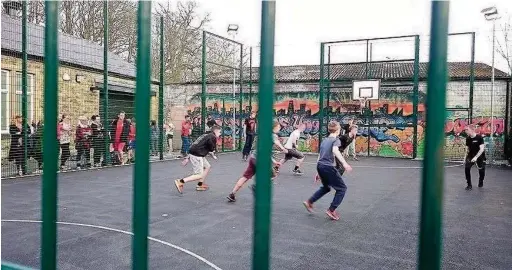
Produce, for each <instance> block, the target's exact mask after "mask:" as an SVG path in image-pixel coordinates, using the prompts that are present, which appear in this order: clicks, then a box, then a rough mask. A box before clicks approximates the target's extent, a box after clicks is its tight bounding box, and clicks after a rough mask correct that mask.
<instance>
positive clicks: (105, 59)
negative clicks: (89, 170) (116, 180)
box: [101, 0, 110, 165]
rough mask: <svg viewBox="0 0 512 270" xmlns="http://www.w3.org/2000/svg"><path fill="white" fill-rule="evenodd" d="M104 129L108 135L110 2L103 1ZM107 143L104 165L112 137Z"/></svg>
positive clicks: (105, 138) (105, 140)
mask: <svg viewBox="0 0 512 270" xmlns="http://www.w3.org/2000/svg"><path fill="white" fill-rule="evenodd" d="M101 117H102V118H103V128H104V131H105V132H106V133H108V132H109V128H110V127H109V120H108V117H109V115H108V1H107V0H105V1H103V115H102V116H101ZM103 138H104V142H105V145H104V147H105V149H103V150H104V154H105V157H104V163H105V165H108V164H110V137H109V136H108V134H104V136H103Z"/></svg>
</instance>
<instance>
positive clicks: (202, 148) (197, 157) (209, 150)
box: [174, 126, 221, 193]
mask: <svg viewBox="0 0 512 270" xmlns="http://www.w3.org/2000/svg"><path fill="white" fill-rule="evenodd" d="M220 129H221V128H220V127H219V126H213V127H212V130H211V132H210V133H206V134H203V135H201V136H200V137H199V138H197V140H195V141H194V143H193V144H192V145H191V146H190V150H189V155H188V157H187V159H188V160H189V161H190V163H192V169H193V171H194V174H193V175H190V176H188V177H185V178H181V179H178V180H175V181H174V185H176V189H177V190H178V192H179V193H183V186H184V185H185V183H186V182H191V181H199V182H198V183H197V186H196V190H197V191H205V190H207V189H208V186H207V185H206V184H205V183H204V181H205V178H206V176H207V175H208V172H209V171H210V167H211V166H210V163H209V162H208V160H207V159H206V156H207V155H208V154H211V155H212V157H213V158H214V159H217V157H216V156H215V154H214V152H215V150H216V148H217V138H218V137H219V136H220Z"/></svg>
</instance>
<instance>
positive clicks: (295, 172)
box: [292, 169, 302, 175]
mask: <svg viewBox="0 0 512 270" xmlns="http://www.w3.org/2000/svg"><path fill="white" fill-rule="evenodd" d="M292 172H293V173H294V174H297V175H302V171H301V170H299V169H297V170H293V171H292Z"/></svg>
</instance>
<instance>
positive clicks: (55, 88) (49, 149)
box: [41, 1, 60, 270]
mask: <svg viewBox="0 0 512 270" xmlns="http://www.w3.org/2000/svg"><path fill="white" fill-rule="evenodd" d="M59 4H60V3H59V1H46V2H45V15H46V16H45V17H46V19H45V28H44V29H45V35H44V132H43V133H44V135H43V150H44V151H43V164H44V171H43V188H42V200H41V203H42V205H41V209H42V210H41V211H42V218H43V224H42V229H41V269H43V270H54V269H57V192H58V187H57V183H58V181H57V158H58V156H59V151H58V145H57V140H56V139H55V138H57V109H58V107H59V106H58V104H59V100H58V93H59V81H58V80H59V79H58V78H59V42H58V40H59V34H58V30H59Z"/></svg>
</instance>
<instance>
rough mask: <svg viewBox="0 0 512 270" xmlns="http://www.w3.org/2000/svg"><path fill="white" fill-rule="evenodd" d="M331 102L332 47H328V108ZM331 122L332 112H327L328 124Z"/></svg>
mask: <svg viewBox="0 0 512 270" xmlns="http://www.w3.org/2000/svg"><path fill="white" fill-rule="evenodd" d="M330 101H331V46H330V45H329V46H328V47H327V102H326V107H327V108H329V103H330ZM329 121H331V110H328V111H327V123H329Z"/></svg>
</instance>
